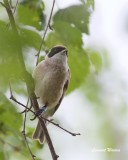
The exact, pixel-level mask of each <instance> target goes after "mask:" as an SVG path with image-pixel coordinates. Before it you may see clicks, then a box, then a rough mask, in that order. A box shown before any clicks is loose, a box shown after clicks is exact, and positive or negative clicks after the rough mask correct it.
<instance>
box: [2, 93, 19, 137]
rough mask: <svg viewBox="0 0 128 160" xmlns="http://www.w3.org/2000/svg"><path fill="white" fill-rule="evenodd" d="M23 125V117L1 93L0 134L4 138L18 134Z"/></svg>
mask: <svg viewBox="0 0 128 160" xmlns="http://www.w3.org/2000/svg"><path fill="white" fill-rule="evenodd" d="M21 125H22V115H21V114H19V113H17V110H16V108H15V107H14V106H13V105H12V104H11V103H10V102H9V100H8V99H7V98H6V97H5V96H4V95H3V94H2V93H1V92H0V133H1V134H3V135H4V136H5V135H7V134H11V135H12V134H16V133H17V132H19V130H20V127H21ZM1 134H0V135H1Z"/></svg>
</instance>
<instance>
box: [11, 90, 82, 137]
mask: <svg viewBox="0 0 128 160" xmlns="http://www.w3.org/2000/svg"><path fill="white" fill-rule="evenodd" d="M10 93H11V97H10V99H12V100H13V101H14V102H16V103H17V104H19V105H21V106H22V107H24V108H25V109H26V110H29V111H30V112H32V113H33V114H34V115H35V112H34V111H33V110H31V109H30V108H28V107H27V106H25V105H24V104H22V103H20V102H19V101H17V100H16V98H15V97H14V96H13V94H12V91H11V90H10ZM36 117H37V118H39V117H40V118H42V119H43V120H45V121H47V122H49V123H51V124H53V125H55V126H57V127H59V128H60V129H62V130H64V131H65V132H67V133H69V134H71V135H72V136H77V135H80V133H73V132H70V131H68V130H66V129H65V128H63V127H61V126H60V125H59V124H57V123H54V122H53V121H51V120H49V119H47V118H44V117H43V116H37V115H36Z"/></svg>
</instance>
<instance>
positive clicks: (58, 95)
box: [33, 46, 70, 143]
mask: <svg viewBox="0 0 128 160" xmlns="http://www.w3.org/2000/svg"><path fill="white" fill-rule="evenodd" d="M67 60H68V50H67V49H66V48H65V47H64V46H55V47H53V48H52V49H51V50H50V52H49V53H48V54H47V55H46V56H45V59H44V60H43V61H41V62H40V63H39V64H38V65H37V66H36V68H35V70H34V71H33V78H34V81H35V93H36V96H37V97H39V99H38V101H39V104H40V105H41V106H42V108H41V110H40V111H41V112H42V113H41V114H42V115H43V116H44V117H45V118H49V117H51V116H53V114H54V113H55V112H56V110H57V109H58V107H59V106H60V103H61V101H62V99H63V97H64V94H65V92H66V90H67V88H68V84H69V80H70V70H69V66H68V63H67ZM33 139H37V140H39V142H40V143H43V142H44V133H43V130H42V127H41V124H40V122H39V121H38V124H37V127H36V129H35V132H34V134H33Z"/></svg>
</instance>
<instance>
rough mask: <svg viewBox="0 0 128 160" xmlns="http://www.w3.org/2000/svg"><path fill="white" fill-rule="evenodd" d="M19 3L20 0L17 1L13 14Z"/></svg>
mask: <svg viewBox="0 0 128 160" xmlns="http://www.w3.org/2000/svg"><path fill="white" fill-rule="evenodd" d="M18 3H19V0H17V1H16V5H15V7H14V11H13V15H14V14H15V12H16V8H17V6H18Z"/></svg>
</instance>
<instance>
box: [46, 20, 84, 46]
mask: <svg viewBox="0 0 128 160" xmlns="http://www.w3.org/2000/svg"><path fill="white" fill-rule="evenodd" d="M53 27H54V29H55V32H54V33H51V34H49V37H48V39H47V42H48V43H49V44H50V43H52V45H53V43H56V42H57V41H58V42H57V43H60V42H61V43H62V44H63V45H66V46H68V45H70V44H71V45H74V47H75V46H76V47H82V38H81V37H82V36H81V32H80V31H79V30H78V29H77V28H74V27H72V26H71V25H70V24H69V23H67V22H63V21H57V22H56V23H55V24H54V25H53ZM74 33H75V34H74ZM54 36H55V39H56V40H55V41H54Z"/></svg>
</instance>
